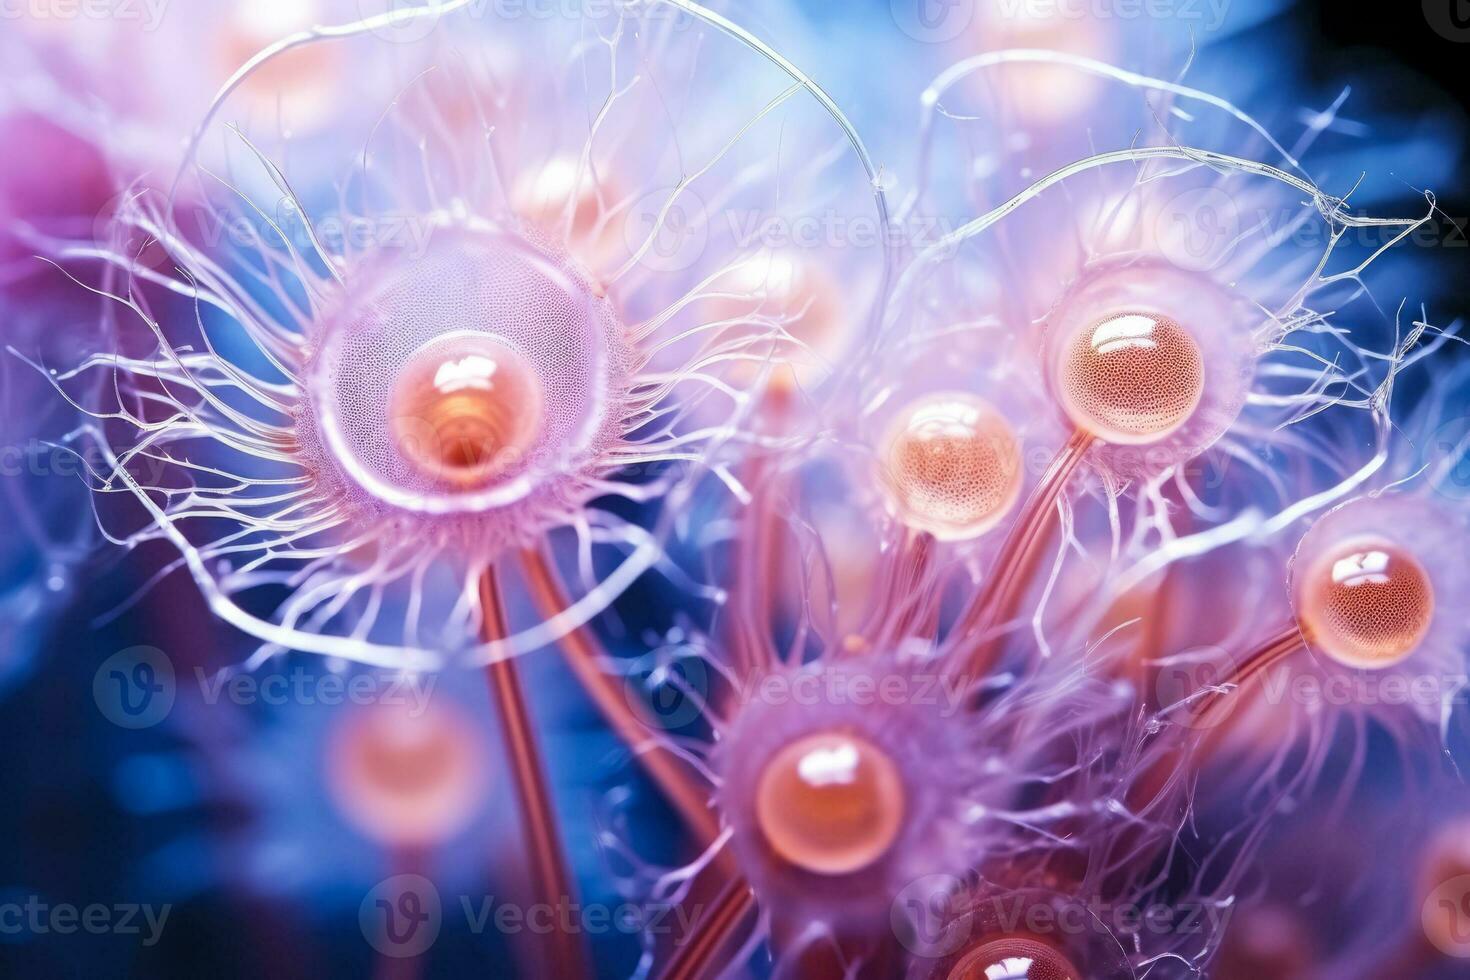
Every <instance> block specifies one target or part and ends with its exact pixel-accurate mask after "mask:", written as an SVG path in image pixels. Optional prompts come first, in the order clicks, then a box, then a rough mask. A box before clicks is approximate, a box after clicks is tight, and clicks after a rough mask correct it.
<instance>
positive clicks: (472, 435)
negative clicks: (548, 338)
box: [391, 334, 542, 486]
mask: <svg viewBox="0 0 1470 980" xmlns="http://www.w3.org/2000/svg"><path fill="white" fill-rule="evenodd" d="M391 413H392V427H393V435H394V437H395V439H396V440H397V442H398V448H399V451H400V452H401V453H403V454H404V456H405V457H406V458H408V459H409V460H410V461H411V462H413V463H414V464H415V465H416V466H418V467H419V469H420V470H422V471H423V472H424V473H426V474H429V475H431V476H434V477H435V478H439V479H443V480H444V481H445V482H447V483H451V484H457V485H467V486H480V485H483V484H484V483H486V482H487V481H490V480H493V479H494V478H495V477H496V476H497V475H498V474H499V473H501V472H504V471H505V470H506V469H509V468H510V467H513V466H514V465H516V463H517V462H519V461H520V459H521V457H522V456H523V455H524V454H525V452H526V451H527V449H528V448H530V446H531V445H532V444H533V443H534V442H535V440H536V438H537V436H538V435H539V434H540V430H541V419H542V405H541V386H540V383H539V381H538V379H537V377H536V375H535V373H534V372H533V371H532V370H531V367H530V365H528V364H527V363H526V360H525V358H523V357H521V355H520V354H518V353H516V351H515V350H514V349H513V348H511V347H509V346H507V345H506V344H504V343H502V342H500V341H499V340H497V339H495V338H494V337H491V336H488V335H486V334H451V335H449V336H447V337H441V338H439V339H438V340H433V341H430V342H429V343H428V344H426V345H425V346H424V347H423V348H422V349H420V350H419V351H417V352H415V353H414V354H413V356H412V357H411V358H410V359H409V361H408V363H407V364H406V365H404V367H403V370H402V371H401V372H400V373H399V376H398V380H397V382H396V383H395V384H394V387H393V404H392V409H391Z"/></svg>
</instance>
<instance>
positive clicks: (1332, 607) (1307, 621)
mask: <svg viewBox="0 0 1470 980" xmlns="http://www.w3.org/2000/svg"><path fill="white" fill-rule="evenodd" d="M1301 615H1302V619H1303V624H1302V625H1303V627H1304V628H1305V630H1306V632H1307V634H1308V636H1309V637H1310V638H1311V639H1312V641H1313V642H1314V643H1316V644H1317V645H1318V646H1319V647H1321V648H1322V650H1323V651H1324V652H1326V653H1327V654H1329V655H1330V656H1332V657H1334V658H1335V659H1337V660H1339V661H1341V662H1342V663H1345V664H1348V665H1349V666H1354V667H1387V666H1391V665H1393V664H1395V663H1397V662H1399V661H1400V660H1402V659H1403V658H1404V657H1406V656H1408V655H1409V654H1411V653H1413V652H1414V650H1415V649H1416V648H1417V647H1418V646H1419V643H1420V641H1421V640H1423V639H1424V635H1425V633H1426V632H1427V631H1428V630H1429V625H1430V622H1431V621H1432V619H1433V616H1434V587H1433V585H1432V584H1431V583H1430V581H1429V576H1428V575H1427V574H1425V571H1424V568H1423V566H1421V565H1420V564H1419V563H1418V562H1417V561H1416V560H1415V559H1414V557H1413V556H1412V555H1409V554H1407V553H1406V552H1404V551H1403V550H1401V549H1398V548H1395V547H1394V546H1392V545H1390V544H1386V543H1382V542H1364V541H1359V542H1355V543H1350V544H1347V545H1345V546H1343V547H1340V548H1338V549H1337V550H1335V551H1332V552H1329V553H1328V554H1326V555H1325V556H1323V557H1322V558H1319V559H1318V560H1317V562H1316V564H1315V565H1313V567H1312V569H1311V570H1310V571H1309V572H1308V575H1307V579H1306V581H1305V583H1304V595H1303V603H1302V612H1301Z"/></svg>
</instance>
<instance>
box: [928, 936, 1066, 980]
mask: <svg viewBox="0 0 1470 980" xmlns="http://www.w3.org/2000/svg"><path fill="white" fill-rule="evenodd" d="M949 980H1082V971H1080V970H1078V969H1077V968H1076V967H1074V966H1073V965H1072V964H1071V963H1069V962H1068V961H1067V958H1066V957H1065V956H1063V955H1062V954H1061V953H1060V952H1058V951H1057V950H1055V949H1053V948H1052V947H1050V946H1048V945H1046V944H1045V943H1041V942H1037V941H1036V940H1034V939H1027V938H1026V937H1024V936H1004V937H1002V938H999V939H992V940H991V941H989V942H987V943H985V944H984V945H982V946H977V947H976V948H975V949H973V950H971V951H970V952H968V953H966V954H965V955H964V956H963V957H962V958H961V959H960V961H959V962H958V963H956V964H955V965H954V967H953V968H952V969H951V970H950V971H949Z"/></svg>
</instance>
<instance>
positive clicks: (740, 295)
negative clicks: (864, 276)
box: [708, 252, 852, 390]
mask: <svg viewBox="0 0 1470 980" xmlns="http://www.w3.org/2000/svg"><path fill="white" fill-rule="evenodd" d="M712 291H713V292H715V293H716V294H717V296H716V298H715V299H714V300H713V301H712V302H710V303H709V304H708V307H709V308H708V315H709V317H710V318H711V319H713V320H729V321H732V322H739V321H748V320H752V319H755V318H760V319H770V320H775V321H778V322H779V323H780V324H781V329H782V330H784V331H785V332H786V333H787V334H788V335H790V336H791V337H792V338H793V339H794V340H796V341H797V342H798V343H799V344H801V345H802V346H803V347H804V348H805V350H804V351H802V352H801V353H799V354H797V355H795V356H794V357H793V360H794V362H795V363H793V364H791V365H789V366H786V365H783V366H781V367H780V368H778V369H777V370H775V371H773V372H772V373H771V376H770V382H769V383H770V385H771V386H772V387H773V388H775V389H778V390H781V389H785V390H790V389H792V388H794V387H797V386H800V385H804V384H815V383H818V382H820V381H821V380H822V378H823V377H824V376H825V368H824V367H823V362H824V361H830V360H833V359H836V358H837V357H839V356H840V355H841V354H842V351H843V348H844V346H845V344H846V341H847V336H846V333H845V331H846V328H848V327H850V326H852V324H851V323H850V322H849V321H848V320H847V319H846V318H845V314H844V309H843V302H842V295H841V291H840V287H839V286H838V285H837V283H836V282H834V281H833V280H832V279H831V278H829V277H828V276H825V275H823V274H822V272H821V271H820V270H818V269H817V268H816V267H815V266H814V265H813V264H812V263H811V262H808V261H803V260H802V259H801V258H800V257H799V256H793V255H788V254H783V253H779V252H778V253H773V254H770V255H765V256H762V257H760V258H756V259H751V260H749V261H747V262H744V263H742V264H741V265H739V266H738V267H736V268H734V269H732V270H730V271H729V272H727V273H725V274H724V275H722V276H720V277H719V278H718V279H716V280H715V282H714V284H713V286H712ZM760 367H761V365H759V364H755V363H749V364H742V365H739V366H738V367H737V370H736V373H735V380H736V381H739V382H744V381H748V380H751V379H752V378H754V376H755V375H756V373H757V372H758V370H759V369H760Z"/></svg>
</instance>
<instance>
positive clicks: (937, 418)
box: [882, 393, 1022, 541]
mask: <svg viewBox="0 0 1470 980" xmlns="http://www.w3.org/2000/svg"><path fill="white" fill-rule="evenodd" d="M882 476H883V480H884V483H885V485H886V489H887V491H888V495H889V497H890V498H891V501H892V504H893V507H894V510H895V511H896V512H897V513H898V515H899V518H900V519H901V520H902V521H903V522H904V523H905V524H907V525H908V526H910V527H913V528H915V529H917V530H923V531H928V532H929V533H930V534H933V535H934V536H935V537H936V538H939V539H940V540H941V541H955V540H961V539H964V538H972V537H975V536H977V535H980V534H983V533H984V532H986V531H988V530H990V529H991V528H992V527H994V526H995V525H996V524H997V523H998V522H999V521H1000V520H1001V519H1002V518H1003V517H1005V515H1006V514H1007V513H1008V512H1009V511H1010V509H1011V507H1012V506H1014V504H1015V502H1016V499H1017V498H1018V497H1019V496H1020V493H1021V484H1022V469H1021V447H1020V444H1019V443H1018V442H1017V440H1016V435H1015V432H1014V430H1013V429H1012V428H1011V424H1010V422H1008V421H1007V420H1006V418H1005V417H1004V416H1003V415H1001V414H1000V413H999V412H997V411H996V410H995V409H994V408H992V407H991V406H990V405H989V403H987V402H986V401H984V400H983V399H980V398H977V397H975V396H973V395H968V394H963V393H946V394H938V395H930V396H927V397H925V398H922V399H920V400H918V401H917V402H915V403H914V404H912V405H910V406H909V407H908V408H907V409H906V410H905V411H903V412H902V413H901V414H900V415H899V416H898V417H897V418H896V419H895V420H894V422H893V423H892V425H891V426H890V428H889V434H888V440H887V446H886V449H885V452H884V456H883V467H882Z"/></svg>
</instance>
